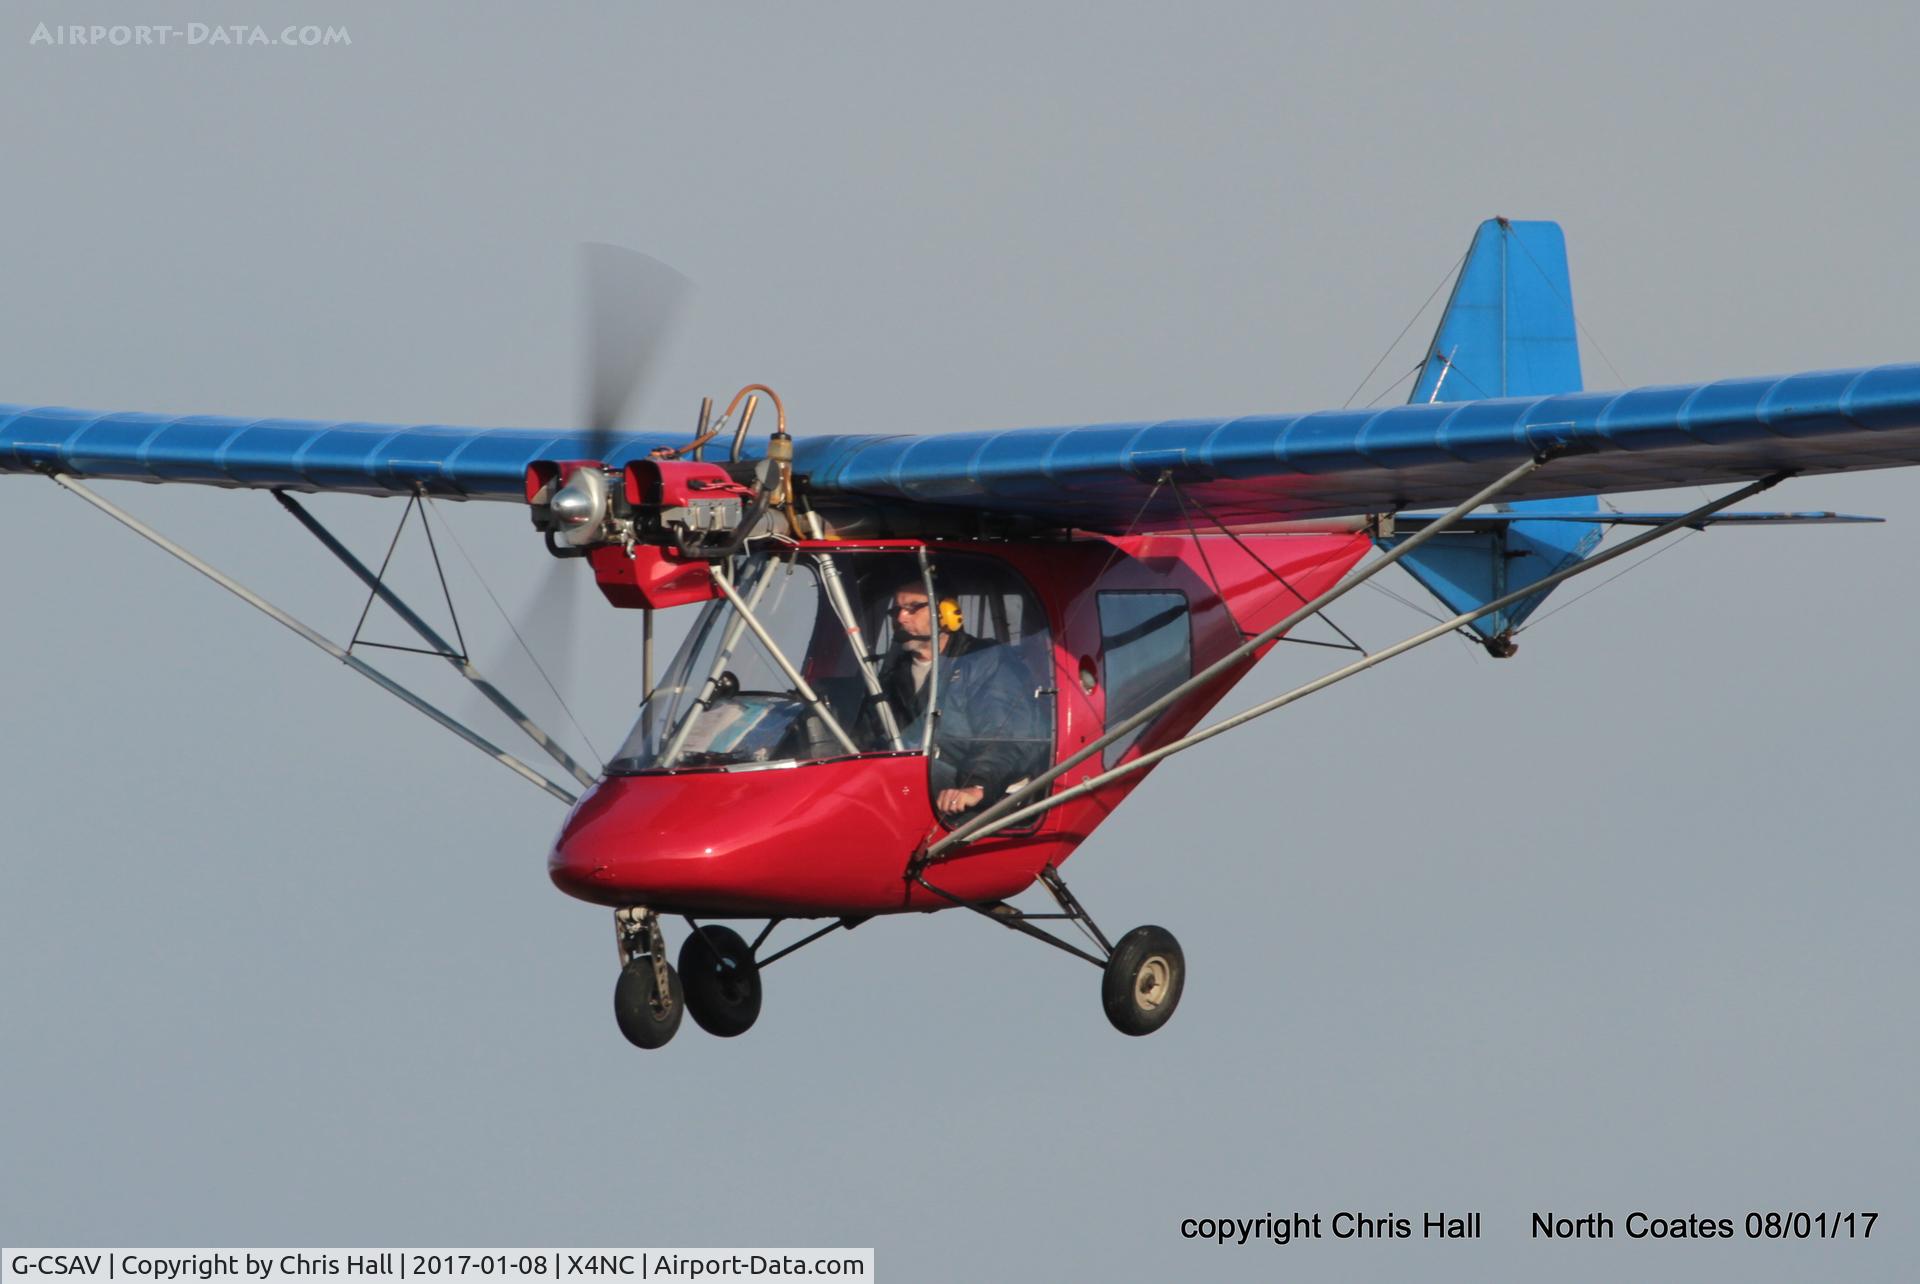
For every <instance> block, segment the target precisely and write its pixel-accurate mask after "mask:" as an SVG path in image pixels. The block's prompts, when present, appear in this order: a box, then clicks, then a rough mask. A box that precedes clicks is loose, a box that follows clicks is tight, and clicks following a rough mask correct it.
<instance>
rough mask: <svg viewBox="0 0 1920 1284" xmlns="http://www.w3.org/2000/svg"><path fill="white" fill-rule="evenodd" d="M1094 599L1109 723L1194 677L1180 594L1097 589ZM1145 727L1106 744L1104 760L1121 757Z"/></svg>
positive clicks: (1190, 640)
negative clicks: (1097, 617)
mask: <svg viewBox="0 0 1920 1284" xmlns="http://www.w3.org/2000/svg"><path fill="white" fill-rule="evenodd" d="M1099 602H1100V648H1101V651H1102V652H1103V654H1104V655H1105V658H1106V671H1107V725H1108V726H1109V727H1111V726H1115V725H1116V724H1118V723H1119V722H1121V721H1122V720H1123V719H1125V718H1128V717H1130V716H1132V715H1133V714H1136V713H1138V712H1139V711H1140V710H1142V709H1144V708H1146V707H1147V706H1148V705H1149V704H1152V703H1153V702H1154V701H1155V700H1156V699H1158V698H1159V697H1160V696H1163V695H1165V694H1166V693H1167V692H1168V691H1169V690H1171V689H1172V688H1173V687H1174V686H1175V685H1176V684H1178V683H1181V682H1184V681H1186V679H1188V678H1190V677H1192V676H1193V638H1192V635H1191V633H1190V632H1189V630H1188V628H1187V599H1186V596H1185V595H1184V594H1181V593H1102V594H1100V595H1099ZM1151 725H1152V724H1151V723H1149V724H1148V726H1151ZM1146 729H1147V728H1146V727H1144V726H1143V727H1137V728H1135V729H1134V730H1133V731H1132V732H1130V733H1129V734H1127V735H1126V736H1123V737H1121V738H1120V739H1119V740H1116V741H1114V742H1113V743H1112V744H1110V745H1108V746H1107V752H1106V757H1105V762H1106V765H1107V766H1109V767H1111V766H1113V765H1114V764H1115V763H1117V762H1119V761H1120V760H1121V759H1122V758H1124V757H1126V755H1127V751H1128V750H1129V749H1131V748H1133V746H1134V744H1135V742H1136V741H1138V740H1139V739H1140V734H1141V733H1142V732H1144V731H1145V730H1146Z"/></svg>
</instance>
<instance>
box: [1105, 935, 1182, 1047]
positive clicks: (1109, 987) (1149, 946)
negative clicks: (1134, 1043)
mask: <svg viewBox="0 0 1920 1284" xmlns="http://www.w3.org/2000/svg"><path fill="white" fill-rule="evenodd" d="M1186 983H1187V958H1186V955H1184V954H1182V953H1181V952H1180V942H1178V941H1176V940H1174V939H1173V933H1172V932H1169V931H1168V930H1167V929H1166V928H1164V927H1136V928H1134V929H1133V930H1132V931H1131V932H1128V933H1127V934H1126V935H1125V936H1123V937H1121V938H1120V943H1119V944H1118V945H1116V946H1114V947H1113V957H1112V958H1111V959H1109V960H1107V970H1106V974H1105V975H1104V976H1102V977H1101V979H1100V1003H1101V1005H1102V1006H1103V1007H1105V1008H1106V1010H1107V1020H1109V1021H1111V1022H1113V1028H1114V1029H1116V1030H1118V1031H1119V1032H1120V1033H1122V1034H1131V1035H1141V1034H1152V1033H1153V1032H1154V1031H1155V1030H1158V1029H1159V1028H1160V1027H1161V1026H1163V1025H1165V1024H1166V1023H1167V1022H1168V1021H1169V1020H1170V1019H1171V1018H1172V1017H1173V1010H1174V1009H1175V1008H1176V1007H1178V1006H1180V991H1181V990H1182V989H1183V988H1184V987H1185V986H1186Z"/></svg>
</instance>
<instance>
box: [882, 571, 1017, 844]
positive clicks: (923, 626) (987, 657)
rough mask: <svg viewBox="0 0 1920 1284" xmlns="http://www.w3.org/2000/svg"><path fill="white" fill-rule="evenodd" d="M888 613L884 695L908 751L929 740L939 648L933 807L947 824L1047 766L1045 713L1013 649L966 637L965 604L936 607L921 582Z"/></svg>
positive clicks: (908, 587) (904, 590)
mask: <svg viewBox="0 0 1920 1284" xmlns="http://www.w3.org/2000/svg"><path fill="white" fill-rule="evenodd" d="M889 614H890V617H891V619H892V621H893V649H892V651H891V653H890V654H889V655H888V657H887V660H886V662H885V663H884V664H883V665H882V666H881V669H880V687H881V691H882V692H883V693H884V697H885V699H886V700H887V702H888V703H889V704H891V705H892V706H893V710H894V716H895V717H896V718H898V719H899V722H900V726H901V735H902V737H903V738H904V739H905V741H906V742H907V743H908V744H917V743H918V742H919V740H920V737H921V736H922V734H923V733H924V727H925V719H926V712H927V689H928V678H929V676H930V675H931V674H932V672H933V656H934V651H935V648H936V646H937V647H938V650H939V655H940V683H939V700H940V715H939V719H938V721H937V722H936V723H935V726H934V738H933V750H934V758H933V765H932V770H931V775H932V793H933V807H934V810H935V811H937V812H938V813H939V814H940V818H941V819H942V820H944V821H947V822H949V823H951V822H953V821H955V820H958V819H960V818H962V817H964V816H965V815H966V814H967V813H968V812H970V811H972V810H973V809H975V808H976V807H979V806H980V805H981V803H983V802H985V801H987V800H988V799H997V798H1000V797H1002V796H1004V795H1005V794H1006V793H1007V791H1008V790H1009V789H1011V788H1013V787H1014V786H1015V785H1018V784H1020V783H1022V782H1024V781H1025V780H1026V779H1027V778H1028V777H1030V776H1033V775H1035V774H1036V773H1038V772H1040V771H1042V770H1044V769H1045V768H1046V764H1047V751H1048V748H1049V746H1048V744H1047V736H1046V727H1047V722H1046V717H1045V713H1044V711H1043V710H1042V708H1041V706H1040V703H1039V699H1038V697H1037V696H1036V695H1035V694H1034V689H1033V677H1032V675H1031V674H1029V673H1028V672H1027V666H1026V665H1025V664H1024V663H1022V662H1021V660H1020V656H1019V654H1018V653H1017V652H1016V651H1015V650H1014V649H1013V648H1012V647H1010V646H1002V645H1001V644H1000V643H998V642H993V641H990V640H988V639H985V638H978V637H975V636H974V635H973V634H971V633H968V632H967V631H966V628H965V624H966V621H965V620H964V619H963V618H962V616H961V613H960V604H959V602H958V600H957V599H955V598H952V597H942V598H941V599H939V601H938V602H937V603H936V602H934V601H932V600H931V599H929V598H928V596H927V587H926V584H925V583H924V582H923V581H921V580H918V579H914V580H910V581H907V582H906V583H903V584H901V585H900V586H899V587H898V588H896V589H895V590H894V591H893V597H892V601H891V603H890V606H889ZM936 639H937V642H936Z"/></svg>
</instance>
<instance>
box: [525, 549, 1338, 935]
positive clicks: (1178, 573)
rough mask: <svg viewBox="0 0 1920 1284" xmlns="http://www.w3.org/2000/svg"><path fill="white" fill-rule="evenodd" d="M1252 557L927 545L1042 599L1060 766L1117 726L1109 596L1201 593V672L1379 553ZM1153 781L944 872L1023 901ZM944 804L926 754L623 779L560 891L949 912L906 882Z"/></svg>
mask: <svg viewBox="0 0 1920 1284" xmlns="http://www.w3.org/2000/svg"><path fill="white" fill-rule="evenodd" d="M1246 544H1247V545H1248V547H1249V548H1250V549H1251V550H1252V552H1253V554H1255V555H1257V559H1258V560H1256V557H1255V556H1249V554H1248V552H1246V551H1243V550H1242V548H1241V547H1239V546H1237V545H1236V544H1235V543H1234V542H1233V541H1231V540H1228V539H1225V538H1218V537H1206V536H1201V537H1197V538H1196V537H1187V536H1168V535H1149V536H1139V537H1132V538H1126V539H1113V540H1109V539H1104V538H1097V537H1087V538H1081V539H1075V540H1070V541H1062V542H1059V543H1010V544H992V543H971V542H970V543H964V544H960V543H955V544H943V543H930V544H929V545H927V549H928V552H929V553H930V555H931V556H932V557H933V558H934V559H935V561H936V564H937V563H938V559H939V558H940V556H941V555H942V554H943V553H947V552H953V553H962V552H964V553H965V554H968V555H970V556H972V557H975V558H978V557H988V558H992V559H994V560H996V561H999V562H1002V563H1004V564H1005V565H1007V566H1009V567H1011V568H1012V569H1013V570H1014V571H1016V572H1017V573H1018V574H1019V575H1020V576H1022V577H1024V579H1025V580H1026V581H1027V583H1028V584H1029V585H1030V586H1031V588H1032V590H1033V592H1034V594H1035V595H1036V596H1037V598H1038V600H1039V602H1040V603H1041V604H1042V606H1043V609H1044V610H1045V612H1046V614H1047V617H1048V619H1047V623H1048V625H1049V626H1050V629H1051V640H1052V648H1051V649H1052V667H1053V671H1052V673H1051V674H1050V675H1048V680H1047V681H1044V682H1043V683H1042V684H1041V687H1040V692H1039V694H1038V695H1037V696H1036V697H1035V698H1037V699H1044V700H1050V701H1052V702H1053V709H1052V713H1053V719H1052V721H1053V761H1055V762H1058V761H1060V760H1061V759H1062V758H1064V757H1066V756H1067V755H1069V754H1071V753H1073V752H1074V751H1075V750H1077V749H1079V748H1080V747H1082V746H1084V745H1085V744H1087V743H1088V742H1089V741H1091V740H1093V739H1094V738H1095V737H1097V736H1099V735H1100V734H1101V732H1102V731H1103V730H1104V729H1105V727H1106V726H1107V666H1106V656H1105V655H1104V654H1103V649H1102V642H1103V638H1102V627H1101V613H1100V611H1099V610H1098V609H1096V595H1098V594H1101V593H1128V592H1136V593H1137V592H1154V593H1162V594H1165V593H1170V592H1172V593H1179V594H1181V595H1182V596H1184V598H1185V599H1186V604H1187V610H1188V612H1189V625H1190V629H1191V659H1192V670H1193V671H1196V672H1197V671H1199V670H1201V669H1203V668H1205V667H1206V666H1208V665H1210V664H1212V663H1214V662H1215V661H1217V660H1219V659H1220V658H1221V657H1222V656H1224V655H1225V654H1227V653H1228V652H1229V651H1231V650H1232V649H1233V648H1234V647H1236V646H1238V645H1240V643H1241V642H1242V641H1243V640H1244V638H1245V636H1246V635H1247V634H1252V633H1256V632H1258V631H1260V630H1261V629H1264V628H1266V627H1269V626H1270V625H1272V624H1274V623H1275V622H1277V621H1278V620H1280V619H1281V618H1283V617H1284V616H1285V615H1286V613H1288V612H1289V611H1292V610H1294V609H1295V608H1296V607H1298V606H1299V605H1301V604H1302V602H1303V600H1304V599H1306V598H1311V597H1314V596H1316V595H1318V594H1319V593H1321V592H1323V591H1325V590H1326V589H1327V588H1329V587H1331V586H1332V585H1333V584H1334V583H1335V582H1337V581H1338V579H1339V578H1340V577H1341V576H1343V575H1344V574H1345V573H1346V572H1347V571H1348V570H1349V569H1350V568H1351V567H1352V566H1353V565H1354V564H1355V563H1356V562H1358V561H1359V560H1360V558H1361V557H1362V556H1364V555H1365V553H1366V551H1367V548H1368V546H1369V545H1368V537H1367V536H1366V535H1364V534H1332V535H1327V534H1321V535H1300V534H1289V535H1258V536H1249V537H1246ZM895 546H896V547H897V545H895ZM840 547H845V548H848V549H853V548H856V547H857V545H854V544H852V543H849V544H846V545H842V546H840ZM1283 581H1284V583H1283ZM1216 585H1217V586H1218V587H1217V588H1216ZM1252 663H1253V662H1252V661H1251V660H1249V661H1247V662H1246V663H1244V664H1241V665H1238V666H1236V667H1235V668H1233V669H1231V670H1229V671H1227V672H1226V673H1225V674H1223V675H1222V677H1221V678H1220V679H1219V680H1217V681H1216V682H1214V683H1211V684H1209V685H1208V686H1207V687H1206V688H1204V689H1201V690H1197V691H1195V692H1193V693H1191V694H1190V695H1188V696H1187V697H1186V698H1185V699H1183V700H1182V701H1180V702H1179V703H1178V704H1176V705H1174V706H1173V707H1171V708H1170V709H1168V710H1167V711H1166V712H1165V713H1163V714H1162V715H1161V716H1160V717H1159V718H1158V719H1157V720H1156V721H1155V722H1153V723H1152V724H1151V725H1150V726H1149V727H1148V728H1147V729H1146V732H1145V734H1144V735H1142V736H1141V737H1139V738H1138V739H1137V740H1136V741H1135V742H1134V743H1133V744H1131V745H1130V746H1129V747H1128V748H1127V749H1126V752H1125V753H1124V754H1123V755H1121V756H1119V757H1116V758H1111V759H1109V760H1108V761H1107V762H1104V763H1103V761H1102V756H1101V755H1099V754H1096V755H1093V756H1091V757H1090V758H1088V760H1087V761H1086V762H1083V763H1081V764H1079V765H1078V766H1077V767H1075V768H1074V769H1073V770H1072V771H1071V772H1069V773H1067V774H1066V775H1065V776H1063V777H1061V778H1060V779H1059V780H1058V781H1056V782H1055V784H1054V788H1055V789H1064V788H1067V787H1069V786H1071V785H1074V784H1077V783H1079V782H1081V781H1084V780H1087V779H1090V778H1091V777H1093V776H1095V775H1098V774H1100V773H1101V772H1102V771H1103V770H1105V769H1106V768H1107V767H1108V766H1111V765H1114V764H1115V763H1117V762H1122V761H1126V760H1127V759H1128V758H1130V757H1132V756H1135V755H1137V754H1139V753H1141V752H1142V751H1143V750H1147V749H1152V748H1154V747H1156V746H1159V745H1163V744H1166V743H1168V742H1169V741H1172V740H1174V739H1177V738H1178V737H1180V736H1182V735H1184V734H1185V733H1186V732H1188V731H1190V730H1191V729H1192V728H1193V727H1194V726H1195V725H1196V724H1197V723H1198V722H1199V720H1200V719H1201V717H1202V716H1204V715H1205V714H1206V712H1207V711H1208V710H1209V709H1210V708H1212V707H1213V705H1214V704H1216V703H1217V702H1218V701H1219V700H1220V698H1221V697H1222V696H1224V695H1225V694H1226V692H1227V691H1228V690H1229V689H1230V688H1231V687H1232V686H1233V684H1234V683H1235V682H1237V681H1238V680H1239V679H1240V678H1241V677H1242V676H1244V675H1245V673H1246V672H1247V670H1248V669H1250V668H1251V667H1252ZM1123 716H1124V713H1123ZM1146 774H1147V773H1146V772H1145V771H1141V772H1136V773H1134V774H1132V775H1130V776H1127V777H1124V778H1122V779H1120V780H1117V781H1114V782H1112V783H1111V784H1109V785H1107V786H1105V787H1103V788H1102V789H1100V790H1098V791H1096V792H1095V793H1092V794H1089V795H1087V796H1085V797H1083V798H1079V799H1076V800H1075V801H1073V802H1070V803H1066V804H1063V805H1061V806H1059V807H1056V808H1054V809H1053V810H1051V811H1048V812H1046V813H1044V814H1043V815H1042V816H1041V817H1040V818H1039V821H1038V823H1037V825H1035V826H1034V827H1033V828H1031V829H1029V830H1027V831H1025V832H1017V833H1016V832H1002V833H999V834H996V835H993V836H991V837H989V838H986V839H984V840H982V841H980V842H977V843H974V844H972V845H970V846H966V847H963V848H961V849H959V850H958V851H957V852H955V853H954V854H953V855H952V856H951V857H950V858H949V859H945V860H942V861H941V862H939V863H938V864H936V865H934V866H932V867H931V869H930V870H929V874H928V876H929V878H931V879H932V880H934V881H935V882H937V883H938V885H939V886H940V887H941V888H942V889H943V890H945V891H948V892H950V893H952V894H953V895H955V896H958V897H960V898H963V899H965V900H969V901H981V900H995V899H1004V898H1006V897H1011V896H1013V895H1015V894H1017V893H1018V892H1020V891H1022V890H1024V889H1025V888H1026V887H1027V886H1028V885H1029V884H1031V883H1032V882H1033V881H1034V879H1035V878H1036V877H1037V876H1038V875H1039V873H1040V871H1041V870H1042V869H1043V868H1045V867H1046V866H1048V865H1055V866H1057V865H1059V864H1061V863H1062V862H1063V861H1065V860H1066V858H1067V857H1068V856H1069V855H1070V854H1071V853H1072V852H1073V851H1074V849H1075V848H1076V847H1078V846H1079V844H1080V843H1081V842H1082V841H1083V840H1084V839H1085V838H1086V837H1087V836H1088V835H1089V834H1091V833H1092V832H1093V830H1094V828H1095V827H1096V826H1097V825H1099V823H1100V822H1101V821H1102V820H1105V819H1106V817H1107V816H1108V815H1110V814H1111V813H1112V811H1113V810H1114V808H1115V807H1117V806H1118V805H1119V804H1120V801H1121V800H1122V799H1123V798H1125V797H1126V795H1127V794H1128V793H1129V792H1131V791H1132V789H1133V787H1134V786H1135V785H1137V784H1138V783H1139V782H1140V781H1141V780H1142V779H1143V778H1144V777H1145V775H1146ZM932 804H933V800H932V798H931V797H930V793H929V785H928V761H927V758H926V757H925V756H924V755H922V754H920V753H912V752H909V753H867V754H860V755H855V756H847V757H841V758H832V759H827V760H822V761H811V762H801V763H782V764H778V765H768V766H764V767H753V768H748V769H741V768H733V769H712V768H690V769H681V770H662V771H650V772H643V773H640V774H633V775H611V776H608V777H606V778H604V779H602V780H601V781H600V782H599V783H598V784H597V785H595V786H594V787H593V788H592V789H590V790H589V791H588V792H587V793H586V795H585V796H584V797H582V798H581V799H580V801H579V803H578V804H577V805H576V806H575V807H574V809H573V812H572V813H571V814H570V815H569V816H568V817H567V821H566V824H565V826H564V827H563V828H562V830H561V832H560V836H559V838H558V839H557V840H556V842H555V843H554V847H553V851H552V854H551V856H550V858H549V862H548V865H549V870H550V873H551V875H552V878H553V881H554V883H555V885H556V886H558V887H559V888H560V889H561V890H562V891H564V892H566V893H567V894H569V895H571V896H577V897H579V898H581V899H583V900H587V901H593V902H596V903H598V904H602V905H611V906H628V905H645V906H649V907H652V908H654V909H658V910H662V911H669V912H675V913H684V914H692V915H699V916H703V917H729V916H732V917H783V918H785V917H792V918H807V917H824V916H847V917H851V916H865V915H871V914H883V913H893V912H899V911H903V910H930V909H941V908H947V907H948V906H949V904H950V902H947V901H945V900H942V899H940V898H938V897H936V896H934V895H932V894H931V893H929V892H927V891H926V890H925V889H924V888H921V887H918V886H916V885H915V884H913V883H912V882H911V881H910V880H909V879H908V878H907V876H906V871H907V868H908V865H909V863H910V862H911V861H912V859H913V857H914V855H915V854H916V852H918V851H920V850H921V849H923V848H924V847H925V846H926V845H927V844H928V843H929V842H931V841H932V840H933V839H934V838H936V837H938V836H939V834H940V833H941V832H943V827H942V825H941V822H940V821H939V819H938V818H937V817H936V816H935V813H934V811H933V805H932Z"/></svg>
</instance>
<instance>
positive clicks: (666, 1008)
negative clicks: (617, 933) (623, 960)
mask: <svg viewBox="0 0 1920 1284" xmlns="http://www.w3.org/2000/svg"><path fill="white" fill-rule="evenodd" d="M685 1011H686V1004H685V1003H684V1002H683V1001H682V995H681V993H680V977H679V974H678V973H676V972H675V971H674V970H673V968H672V966H671V965H669V966H668V968H667V993H666V996H665V999H664V1001H663V1000H662V999H661V998H660V991H659V987H658V985H657V983H656V982H655V980H654V976H653V959H652V958H651V957H650V956H648V955H645V954H636V955H634V956H633V957H632V958H631V959H629V960H627V965H626V966H625V967H623V968H621V969H620V979H619V980H618V981H616V982H614V986H613V1019H614V1020H615V1021H618V1022H619V1023H620V1033H622V1034H624V1035H626V1036H627V1042H628V1043H631V1044H632V1045H633V1046H634V1047H636V1048H658V1047H660V1046H662V1045H663V1044H665V1043H666V1041H667V1040H668V1039H671V1038H672V1037H673V1036H674V1033H675V1032H676V1031H678V1030H679V1029H680V1015H681V1013H683V1012H685Z"/></svg>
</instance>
